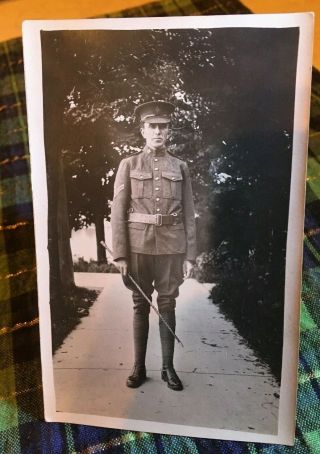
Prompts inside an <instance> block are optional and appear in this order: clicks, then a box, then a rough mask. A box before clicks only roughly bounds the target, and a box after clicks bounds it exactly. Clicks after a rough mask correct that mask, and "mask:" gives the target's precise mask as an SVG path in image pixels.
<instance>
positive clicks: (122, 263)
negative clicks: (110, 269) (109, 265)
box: [114, 259, 128, 276]
mask: <svg viewBox="0 0 320 454" xmlns="http://www.w3.org/2000/svg"><path fill="white" fill-rule="evenodd" d="M114 264H115V266H116V267H117V268H118V270H119V271H120V273H121V275H122V276H126V275H127V274H128V262H127V261H126V260H125V259H119V260H117V261H116V262H114Z"/></svg>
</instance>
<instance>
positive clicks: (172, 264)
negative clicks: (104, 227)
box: [111, 103, 196, 389]
mask: <svg viewBox="0 0 320 454" xmlns="http://www.w3.org/2000/svg"><path fill="white" fill-rule="evenodd" d="M147 104H151V103H147ZM151 107H152V108H154V105H152V106H151ZM153 110H154V109H153ZM153 110H152V109H151V112H153ZM161 119H163V116H161V115H160V118H159V116H158V117H156V120H158V121H161ZM111 225H112V237H113V256H114V260H115V261H117V260H120V259H126V260H127V262H128V264H129V272H130V274H131V275H132V276H133V278H134V279H135V280H136V281H137V282H138V284H139V285H140V286H141V288H142V289H143V290H144V292H145V293H146V294H147V295H148V296H149V297H150V298H151V295H152V293H153V290H154V288H155V289H156V291H157V293H158V297H157V303H158V308H159V312H160V313H161V314H162V315H163V316H164V317H165V318H166V319H167V320H166V321H167V322H168V323H169V325H170V326H171V327H172V329H173V331H174V329H175V316H174V310H175V299H176V297H177V296H178V294H179V290H178V289H179V286H180V285H181V283H182V282H183V269H182V267H183V261H184V260H188V261H191V262H192V261H194V260H195V258H196V228H195V212H194V204H193V195H192V188H191V181H190V176H189V170H188V166H187V164H186V163H185V162H184V161H182V160H181V159H179V158H177V157H175V156H173V155H172V154H170V153H169V152H168V150H167V149H166V148H165V146H163V147H158V148H156V149H152V148H150V147H149V146H147V145H146V146H145V147H144V149H143V150H142V151H141V152H140V153H137V154H135V155H132V156H130V157H127V158H125V159H123V160H122V161H121V163H120V166H119V169H118V172H117V175H116V180H115V186H114V199H113V203H112V211H111ZM133 301H134V343H135V357H136V358H135V364H137V363H144V358H145V352H146V344H147V336H148V316H149V311H150V306H149V304H148V302H147V301H146V300H145V299H144V297H143V296H142V295H141V294H140V293H139V292H138V291H137V290H135V289H133ZM160 336H161V342H162V350H163V362H164V365H165V363H166V362H167V363H169V365H170V367H173V364H172V361H173V358H171V356H172V357H173V346H172V343H173V344H174V338H173V336H172V334H170V333H169V332H168V329H167V328H166V327H165V326H161V321H160ZM167 343H169V344H170V348H169V351H166V350H168V349H166V347H167V345H166V344H167ZM164 350H165V351H164ZM165 356H167V357H166V358H165ZM168 356H169V357H168ZM140 365H141V364H140ZM142 366H143V364H142ZM162 378H164V377H162ZM164 379H165V378H164ZM139 384H140V382H139ZM168 385H169V383H168ZM128 386H130V385H128ZM170 387H171V386H170ZM172 389H175V388H174V387H172Z"/></svg>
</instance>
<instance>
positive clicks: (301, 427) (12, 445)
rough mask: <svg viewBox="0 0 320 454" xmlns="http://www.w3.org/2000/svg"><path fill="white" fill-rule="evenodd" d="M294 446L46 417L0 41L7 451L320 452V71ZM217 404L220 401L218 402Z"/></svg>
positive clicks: (25, 215)
mask: <svg viewBox="0 0 320 454" xmlns="http://www.w3.org/2000/svg"><path fill="white" fill-rule="evenodd" d="M249 12H250V11H249V10H247V9H246V8H245V7H244V6H243V5H241V3H239V2H238V1H237V0H220V1H219V0H194V1H192V0H165V1H162V2H159V3H152V4H147V5H145V6H143V7H138V8H133V9H130V10H126V11H122V12H119V13H117V14H112V15H111V16H112V17H137V16H167V15H175V16H178V15H199V14H238V13H249ZM309 151H310V153H309V161H308V164H309V168H308V181H307V204H306V219H305V242H304V246H305V248H304V268H303V291H302V312H301V344H300V362H299V388H298V410H297V428H296V440H295V445H294V447H292V448H290V447H285V446H276V445H263V444H254V443H242V442H229V441H219V440H207V439H196V438H190V437H178V436H168V435H156V434H148V433H134V432H128V431H121V430H112V429H102V428H95V427H87V426H81V425H70V424H48V423H45V422H44V421H43V400H42V383H41V368H40V349H39V328H38V308H37V291H36V270H35V252H34V232H33V212H32V198H31V185H30V167H29V151H28V136H27V120H26V103H25V88H24V75H23V60H22V43H21V39H16V40H11V41H8V42H4V43H1V44H0V177H1V182H0V184H1V186H0V191H1V210H0V216H1V222H0V242H1V257H0V283H1V287H0V288H1V293H0V453H5V454H7V453H8V454H11V453H14V454H18V453H30V454H31V453H32V454H33V453H48V454H53V453H57V454H58V453H92V454H93V453H103V452H112V453H122V452H123V453H181V454H182V453H220V452H221V453H251V454H253V453H260V452H262V453H275V452H277V453H291V452H297V453H309V452H310V453H316V452H320V353H319V338H320V311H319V295H320V185H319V175H320V73H319V72H317V71H316V70H314V71H313V86H312V109H311V128H310V150H309ZM213 411H214V409H213Z"/></svg>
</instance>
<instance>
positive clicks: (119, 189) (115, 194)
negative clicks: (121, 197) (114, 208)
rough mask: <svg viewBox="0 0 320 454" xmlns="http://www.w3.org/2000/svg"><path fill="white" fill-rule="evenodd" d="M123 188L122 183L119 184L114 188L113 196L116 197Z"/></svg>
mask: <svg viewBox="0 0 320 454" xmlns="http://www.w3.org/2000/svg"><path fill="white" fill-rule="evenodd" d="M123 189H124V184H120V186H118V187H117V188H115V189H114V197H117V195H118V194H119V193H120V192H121V191H123Z"/></svg>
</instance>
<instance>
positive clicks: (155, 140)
mask: <svg viewBox="0 0 320 454" xmlns="http://www.w3.org/2000/svg"><path fill="white" fill-rule="evenodd" d="M141 134H142V137H144V139H146V144H147V145H148V147H150V148H153V149H155V148H161V147H163V146H164V145H165V143H166V141H167V137H168V134H169V124H168V123H143V126H142V128H141Z"/></svg>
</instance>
